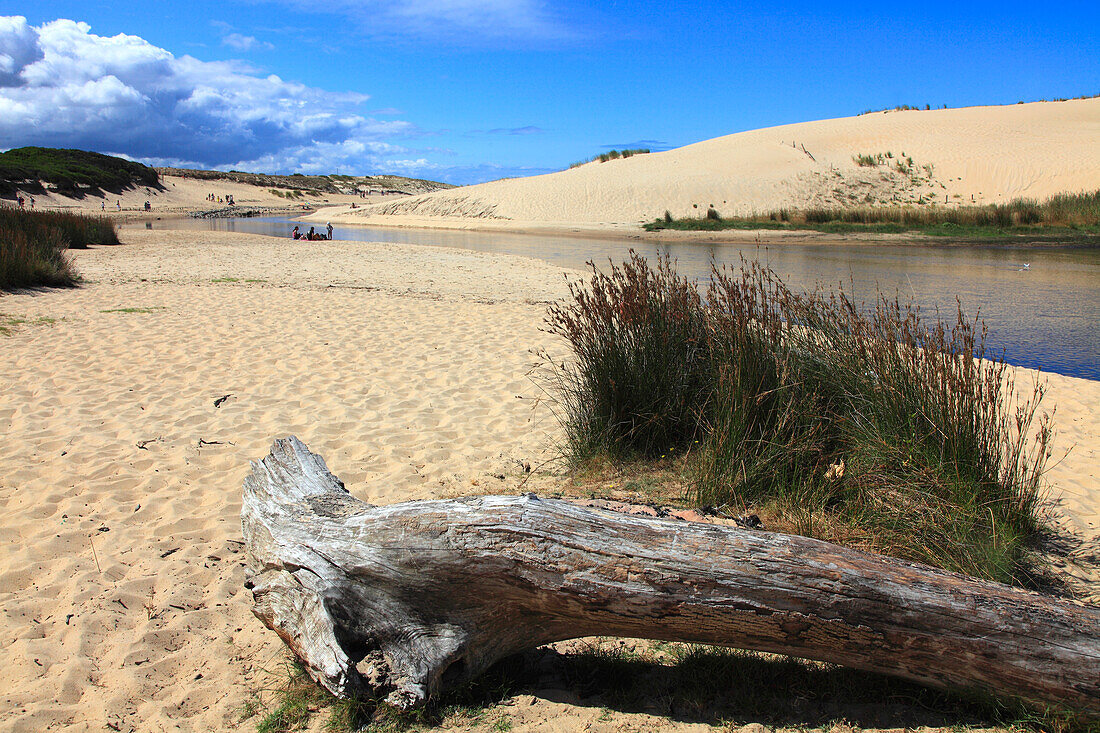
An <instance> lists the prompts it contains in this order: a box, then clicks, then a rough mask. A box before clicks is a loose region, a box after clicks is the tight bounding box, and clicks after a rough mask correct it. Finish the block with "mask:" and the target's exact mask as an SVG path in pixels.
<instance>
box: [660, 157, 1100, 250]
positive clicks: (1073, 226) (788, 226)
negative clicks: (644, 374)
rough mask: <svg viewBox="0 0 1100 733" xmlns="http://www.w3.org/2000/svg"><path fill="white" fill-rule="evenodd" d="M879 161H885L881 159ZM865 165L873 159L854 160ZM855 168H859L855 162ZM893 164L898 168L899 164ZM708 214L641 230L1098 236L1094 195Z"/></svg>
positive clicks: (1099, 199)
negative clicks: (971, 203) (945, 204)
mask: <svg viewBox="0 0 1100 733" xmlns="http://www.w3.org/2000/svg"><path fill="white" fill-rule="evenodd" d="M878 157H882V158H883V160H885V157H884V156H881V155H880V156H878ZM858 159H859V160H860V161H863V160H864V159H866V160H867V161H869V162H867V163H866V164H867V165H878V163H876V162H875V161H876V160H877V159H878V158H877V157H872V156H858ZM860 165H864V163H863V162H860ZM898 165H902V163H901V162H899V163H898ZM711 211H714V210H713V209H709V210H708V211H707V215H706V216H704V217H703V218H685V219H674V218H673V217H672V216H671V214H670V213H669V212H666V213H665V216H664V217H663V218H660V219H656V220H654V221H652V222H650V223H648V224H645V225H644V229H645V230H646V231H650V232H652V231H660V230H663V229H671V230H683V231H723V230H727V229H747V230H756V229H761V230H795V229H799V230H811V231H819V232H826V233H851V232H867V233H875V234H903V233H909V232H915V233H920V234H927V235H929V236H937V237H960V238H979V239H984V238H995V237H1010V236H1016V235H1040V236H1044V237H1063V236H1064V237H1079V236H1096V235H1100V191H1096V192H1093V193H1084V194H1061V195H1058V196H1053V197H1051V198H1049V199H1047V200H1046V201H1043V202H1037V201H1034V200H1031V199H1017V200H1015V201H1010V202H1009V203H1006V204H989V205H983V206H960V207H958V208H946V207H937V206H929V207H924V208H916V207H898V206H892V207H878V208H871V207H857V208H849V209H807V210H805V211H793V210H788V209H781V210H779V211H774V212H770V213H767V214H763V215H754V216H747V217H731V218H725V217H721V216H719V215H718V214H717V212H715V213H714V214H711V213H710V212H711Z"/></svg>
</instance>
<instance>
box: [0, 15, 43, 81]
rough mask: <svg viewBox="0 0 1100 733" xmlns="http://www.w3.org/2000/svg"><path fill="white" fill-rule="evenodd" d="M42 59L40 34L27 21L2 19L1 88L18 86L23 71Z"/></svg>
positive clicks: (22, 19)
mask: <svg viewBox="0 0 1100 733" xmlns="http://www.w3.org/2000/svg"><path fill="white" fill-rule="evenodd" d="M41 59H42V49H40V48H39V47H38V34H36V33H35V32H34V29H33V28H31V27H30V26H28V25H27V19H26V18H23V17H21V16H16V17H12V18H5V17H0V87H9V86H18V85H19V84H20V75H21V74H22V73H23V69H25V68H27V67H28V66H30V65H31V64H33V63H34V62H36V61H39V60H41Z"/></svg>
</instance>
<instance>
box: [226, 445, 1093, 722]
mask: <svg viewBox="0 0 1100 733" xmlns="http://www.w3.org/2000/svg"><path fill="white" fill-rule="evenodd" d="M242 525H243V531H244V537H245V542H246V545H247V549H248V553H249V556H250V561H251V572H252V575H251V577H250V579H249V586H250V587H251V588H252V591H253V597H254V600H255V608H254V612H255V613H256V615H257V616H258V617H259V618H260V619H261V620H262V621H263V622H264V623H265V624H267V625H268V626H269V627H271V628H272V629H273V630H275V631H276V633H278V634H279V635H280V636H281V637H282V638H283V639H284V641H286V643H287V644H288V645H289V646H290V648H291V649H292V650H293V651H294V652H295V654H297V655H298V656H299V657H300V658H301V660H302V661H303V663H304V664H305V666H306V668H307V669H308V671H309V673H310V674H311V675H312V676H313V677H314V678H315V679H316V680H317V681H318V682H319V683H320V684H322V685H323V686H325V687H326V688H327V689H329V690H330V691H332V692H333V693H334V694H337V695H351V694H370V695H374V696H381V697H384V698H385V699H386V700H387V701H388V702H389V703H391V704H393V705H396V706H398V707H402V708H411V707H415V706H417V705H420V704H423V703H424V702H425V701H427V700H428V699H429V698H430V697H431V696H432V695H435V694H437V693H438V692H439V691H440V690H441V689H443V688H445V687H447V686H448V685H450V684H453V683H456V682H459V681H462V680H465V679H468V678H470V677H472V676H475V675H477V674H479V673H481V672H482V671H484V670H485V669H486V668H488V667H489V666H490V665H491V664H492V663H493V662H495V661H497V660H498V659H501V658H503V657H505V656H507V655H509V654H513V653H516V652H520V651H523V650H526V649H530V648H533V647H535V646H538V645H540V644H545V643H549V642H552V641H558V640H562V639H570V638H574V637H580V636H623V637H637V638H648V639H662V640H668V641H683V642H696V643H704V644H719V645H724V646H729V647H736V648H740V649H753V650H758V651H765V652H775V653H781V654H789V655H793V656H797V657H804V658H807V659H817V660H822V661H827V662H834V663H837V664H841V665H845V666H848V667H853V668H857V669H864V670H871V671H875V672H881V673H884V674H889V675H894V676H898V677H903V678H906V679H910V680H914V681H916V682H920V683H923V684H928V685H932V686H937V687H945V688H951V687H968V688H983V689H987V690H992V691H994V692H997V693H1001V694H1009V695H1016V696H1019V697H1022V698H1025V699H1029V700H1033V701H1037V702H1040V703H1051V704H1058V705H1062V706H1067V707H1071V708H1076V709H1078V710H1081V711H1086V712H1091V713H1093V714H1100V609H1096V608H1093V607H1087V606H1083V605H1080V604H1075V603H1070V602H1066V601H1060V600H1056V599H1052V598H1048V597H1045V596H1041V595H1038V594H1035V593H1030V592H1027V591H1023V590H1018V589H1014V588H1010V587H1008V586H1004V585H999V584H996V583H988V582H982V581H976V580H973V579H970V578H967V577H964V576H961V575H956V574H952V573H945V572H941V571H937V570H934V569H931V568H928V567H925V566H922V565H917V564H914V563H908V562H903V561H900V560H895V559H891V558H886V557H881V556H877V555H872V554H868V553H862V552H857V551H854V550H849V549H846V548H842V547H839V546H836V545H832V544H829V543H826V542H821V541H818V540H812V539H808V538H805V537H798V536H792V535H783V534H775V533H770V532H761V531H752V530H744V529H739V528H733V527H725V526H716V525H710V524H705V523H691V522H673V521H666V520H658V519H650V518H643V517H635V516H629V515H624V514H619V513H613V512H605V511H599V510H592V509H585V508H581V507H577V506H575V505H573V504H570V503H568V502H565V501H559V500H550V499H539V498H537V497H535V496H533V495H527V496H486V497H478V498H471V499H461V500H454V501H426V502H413V503H406V504H395V505H390V506H372V505H369V504H366V503H364V502H362V501H359V500H357V499H355V498H354V497H352V496H351V495H350V494H348V492H347V491H346V490H345V489H344V486H343V484H342V483H341V482H340V480H339V479H338V478H336V477H335V476H333V475H332V474H331V473H330V472H329V471H328V469H327V467H326V466H325V463H324V460H323V459H322V458H321V457H320V456H317V455H315V454H313V453H311V452H310V451H309V450H308V449H307V448H306V446H305V445H304V444H302V443H301V442H300V441H299V440H298V439H297V438H294V437H291V438H286V439H280V440H277V441H275V443H274V445H273V446H272V449H271V453H270V455H268V456H267V457H266V458H264V459H263V460H262V461H260V462H257V463H253V468H252V473H251V474H250V475H249V476H248V478H247V479H246V480H245V484H244V505H243V508H242Z"/></svg>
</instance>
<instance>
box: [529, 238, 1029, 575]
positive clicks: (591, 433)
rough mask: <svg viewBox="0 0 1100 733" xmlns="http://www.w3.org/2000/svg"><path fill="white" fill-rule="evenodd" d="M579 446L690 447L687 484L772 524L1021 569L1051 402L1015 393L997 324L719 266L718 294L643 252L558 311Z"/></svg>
mask: <svg viewBox="0 0 1100 733" xmlns="http://www.w3.org/2000/svg"><path fill="white" fill-rule="evenodd" d="M547 324H548V330H549V331H550V332H551V333H554V334H557V335H559V336H562V337H563V338H564V339H565V340H566V341H567V342H568V344H569V346H570V347H571V349H572V356H571V357H570V359H569V360H568V361H564V362H553V361H551V362H550V366H549V369H548V372H547V375H546V376H547V377H548V379H549V380H550V383H549V388H550V390H551V391H552V392H553V393H554V394H555V395H556V397H557V399H558V405H559V408H560V413H561V417H562V419H563V422H564V426H565V430H566V434H567V439H568V443H569V450H570V453H571V454H572V455H573V456H574V457H576V458H578V459H589V458H597V457H600V456H611V457H614V458H618V459H628V458H636V457H639V456H641V457H649V458H657V457H663V456H667V455H674V454H680V455H683V454H685V453H686V454H688V458H687V459H685V460H684V466H685V469H686V471H687V472H688V476H689V480H688V482H687V486H689V487H690V488H689V496H688V497H687V498H688V500H689V501H691V502H692V503H694V504H696V505H700V506H703V505H714V506H718V507H724V508H725V509H726V510H727V511H729V512H732V513H742V512H744V511H747V510H749V509H752V510H753V511H756V512H759V513H761V514H762V515H766V516H768V517H771V518H772V519H773V521H772V522H771V524H772V526H776V525H777V524H778V526H781V527H785V528H788V529H790V530H791V531H796V532H799V533H801V534H806V535H809V536H814V537H819V538H821V539H827V540H831V541H836V542H840V543H842V544H847V545H850V546H855V547H859V548H863V549H869V550H874V551H878V552H883V553H885V554H889V555H893V556H896V557H901V558H905V559H911V560H917V561H921V562H926V563H929V564H932V565H935V566H938V567H941V568H945V569H948V570H956V571H960V572H964V573H968V574H970V575H973V576H977V577H981V578H986V579H991V580H997V581H1001V582H1009V583H1016V584H1026V583H1028V582H1029V581H1030V575H1029V574H1030V572H1031V567H1030V565H1029V560H1028V558H1029V546H1030V542H1031V540H1033V539H1034V537H1035V536H1036V533H1037V531H1038V530H1039V520H1038V502H1039V489H1040V479H1041V477H1042V474H1043V471H1044V468H1045V464H1046V461H1047V459H1048V457H1049V454H1050V452H1049V448H1048V445H1049V440H1050V436H1051V423H1050V417H1049V416H1047V415H1045V414H1042V415H1041V414H1040V413H1039V411H1038V407H1039V402H1040V400H1041V398H1042V395H1043V392H1042V388H1041V387H1036V388H1035V389H1034V391H1033V392H1032V394H1030V396H1028V397H1027V398H1026V399H1023V400H1021V401H1020V404H1019V406H1017V394H1016V392H1015V389H1014V386H1013V384H1012V381H1011V379H1010V374H1009V372H1008V369H1007V366H1006V364H1005V363H1004V362H1003V361H1001V360H998V359H996V358H990V355H989V354H987V353H986V350H985V343H984V341H985V331H984V329H983V328H982V327H981V325H980V324H977V323H975V322H973V321H968V320H967V319H966V318H965V317H964V316H963V314H962V313H961V312H959V313H958V314H957V319H956V321H955V323H953V324H943V323H940V322H937V323H932V324H929V323H926V322H925V321H924V320H922V319H921V317H920V314H919V312H918V310H917V309H916V308H914V307H910V306H902V305H900V304H899V303H898V302H897V301H889V300H887V299H882V300H881V301H880V302H879V303H878V304H877V307H876V308H875V309H873V310H871V311H866V310H865V309H863V308H862V307H860V305H859V304H857V303H854V302H853V301H851V300H850V299H849V298H848V297H847V296H846V295H844V294H843V293H840V294H835V295H825V294H822V293H810V294H797V293H794V292H792V291H791V290H790V289H788V288H787V286H786V285H785V284H784V283H783V282H782V281H781V280H780V279H779V278H778V277H777V276H776V275H775V274H774V273H773V272H771V271H769V270H766V269H761V268H760V267H759V266H757V265H755V264H753V265H743V267H742V270H741V271H740V273H735V272H733V271H730V270H726V269H723V270H717V269H716V270H715V271H714V273H713V277H712V281H711V283H710V285H709V287H708V288H707V289H706V292H705V297H704V295H701V294H700V292H699V290H698V289H697V288H696V285H695V283H693V282H690V281H688V280H687V279H686V278H682V277H680V276H679V275H677V274H676V273H675V271H674V270H673V268H672V265H671V263H670V262H669V261H668V259H667V258H665V259H662V260H661V261H660V262H659V263H658V265H657V267H656V268H653V267H651V266H650V265H649V263H648V262H646V260H645V259H644V258H642V257H641V256H639V255H637V254H633V255H632V257H631V259H630V261H629V262H626V263H624V264H623V265H622V266H613V267H612V268H611V269H610V270H609V272H608V273H607V274H604V273H601V272H599V271H597V270H595V268H593V275H592V278H591V279H590V281H589V282H588V283H586V284H581V285H574V286H572V288H571V298H570V299H569V300H567V301H565V302H562V303H558V304H556V305H554V306H552V307H551V308H550V311H549V314H548V317H547Z"/></svg>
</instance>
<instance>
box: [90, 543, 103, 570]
mask: <svg viewBox="0 0 1100 733" xmlns="http://www.w3.org/2000/svg"><path fill="white" fill-rule="evenodd" d="M88 546H89V547H91V548H92V558H94V559H95V569H96V570H98V571H99V572H101V573H102V572H103V568H101V567H100V566H99V556H98V555H96V554H95V543H94V542H92V538H91V535H89V536H88Z"/></svg>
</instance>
